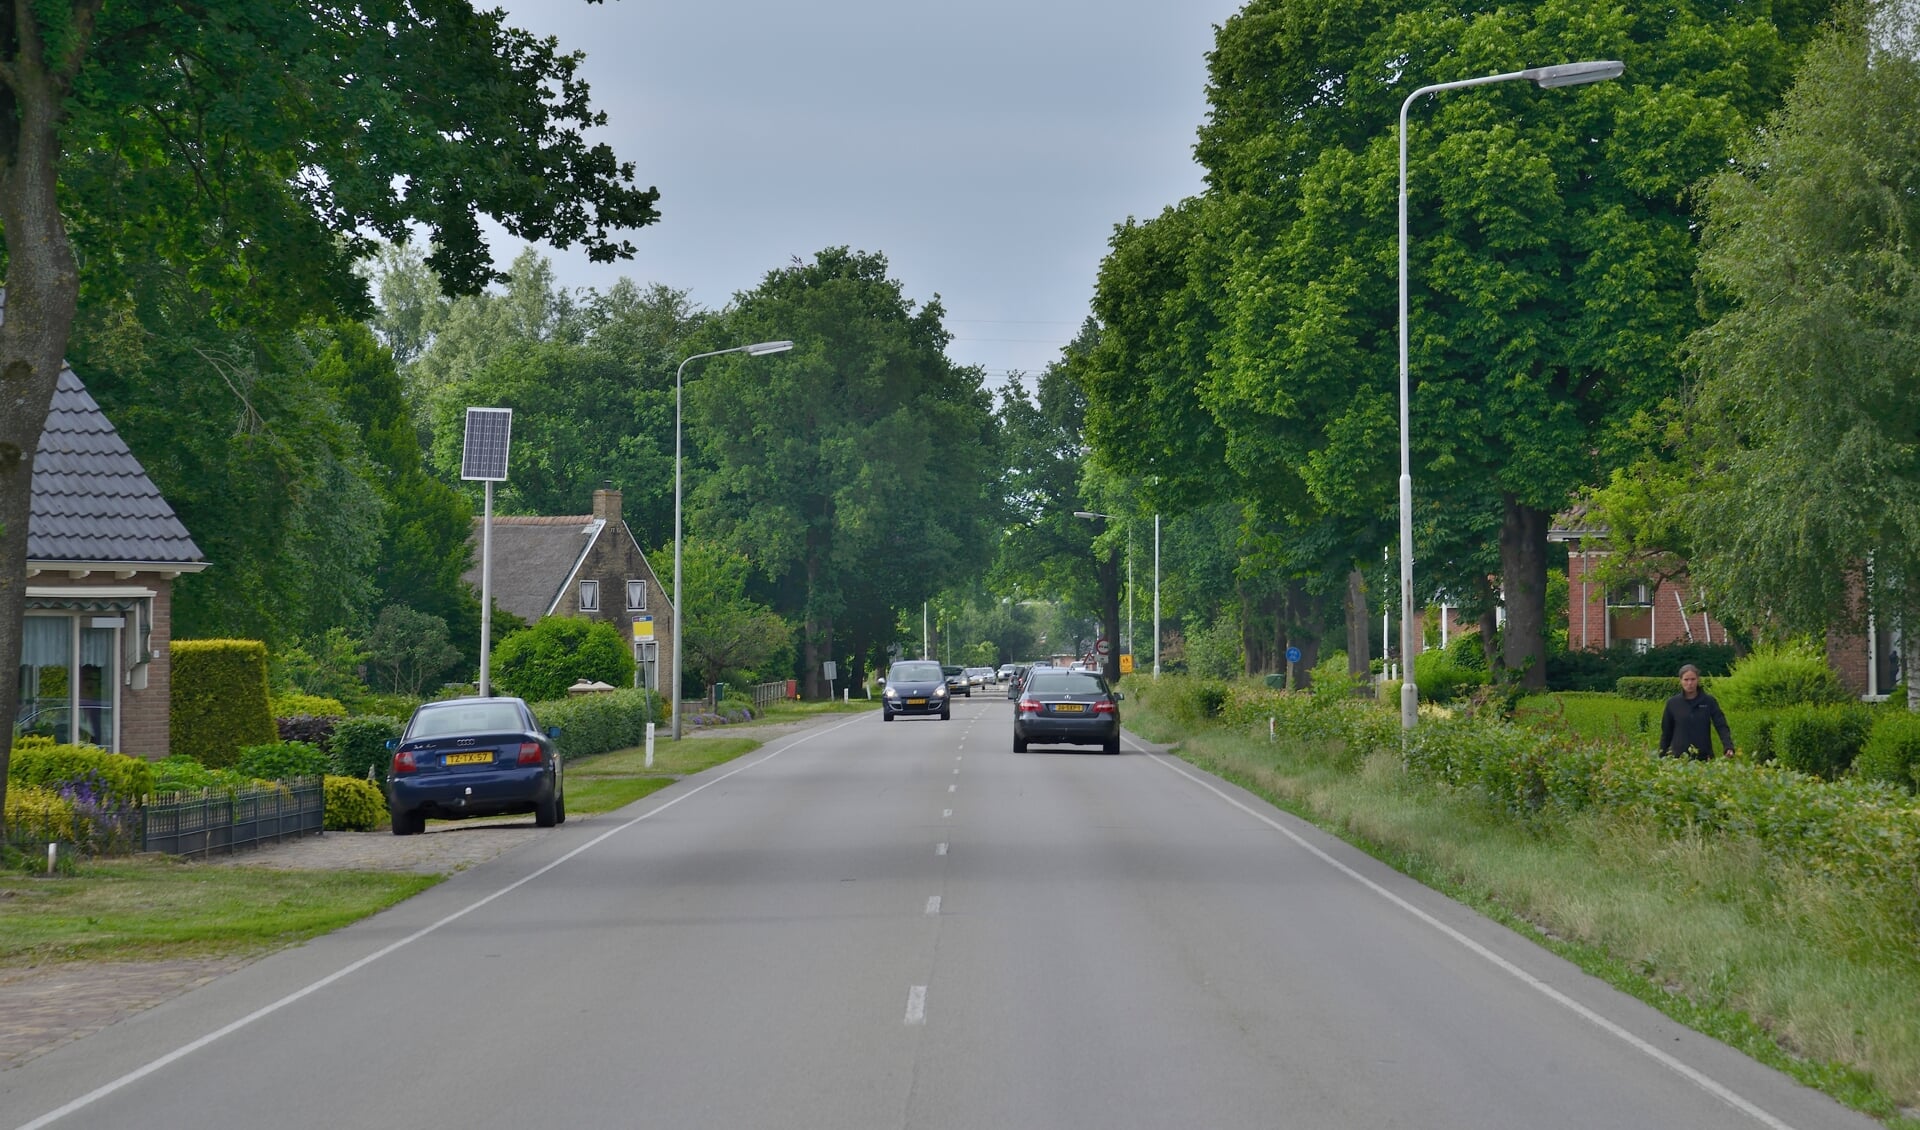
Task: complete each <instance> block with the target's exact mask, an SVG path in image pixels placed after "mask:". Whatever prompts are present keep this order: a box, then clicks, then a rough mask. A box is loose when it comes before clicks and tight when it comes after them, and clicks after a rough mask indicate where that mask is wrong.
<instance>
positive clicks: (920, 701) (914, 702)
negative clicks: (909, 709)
mask: <svg viewBox="0 0 1920 1130" xmlns="http://www.w3.org/2000/svg"><path fill="white" fill-rule="evenodd" d="M926 704H927V700H926V699H924V698H910V699H908V700H907V705H908V706H925V705H926Z"/></svg>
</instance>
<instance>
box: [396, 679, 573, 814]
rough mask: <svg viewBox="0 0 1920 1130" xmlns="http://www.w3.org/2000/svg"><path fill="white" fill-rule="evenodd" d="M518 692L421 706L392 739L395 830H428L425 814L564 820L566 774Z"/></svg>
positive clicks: (549, 736)
mask: <svg viewBox="0 0 1920 1130" xmlns="http://www.w3.org/2000/svg"><path fill="white" fill-rule="evenodd" d="M559 736H560V729H559V727H557V726H556V727H553V728H551V729H548V730H544V731H543V730H542V729H541V728H540V723H539V722H538V721H537V720H536V719H535V718H534V716H533V711H532V710H531V709H529V708H528V706H527V704H526V703H525V702H524V701H522V700H521V699H517V698H456V699H448V700H446V701H444V702H429V703H425V704H423V705H421V706H420V707H419V708H417V709H415V710H414V712H413V717H412V718H410V719H408V720H407V728H406V730H405V731H404V732H402V734H401V735H400V737H399V739H398V740H396V741H393V742H391V743H389V744H390V745H391V747H392V749H393V763H392V765H391V766H390V767H389V773H388V777H387V809H388V811H389V812H391V813H392V815H393V834H394V835H396V836H413V835H418V834H419V833H421V832H424V831H426V827H427V817H429V816H431V817H434V818H435V819H439V820H459V819H462V818H464V817H468V816H498V815H501V814H503V813H513V812H531V813H533V822H534V823H535V824H538V825H539V826H540V827H542V828H551V827H553V826H554V825H555V824H564V823H566V819H567V792H566V779H565V776H564V774H563V771H562V766H561V763H560V750H559V747H558V746H557V745H556V744H555V741H554V739H556V738H558V737H559Z"/></svg>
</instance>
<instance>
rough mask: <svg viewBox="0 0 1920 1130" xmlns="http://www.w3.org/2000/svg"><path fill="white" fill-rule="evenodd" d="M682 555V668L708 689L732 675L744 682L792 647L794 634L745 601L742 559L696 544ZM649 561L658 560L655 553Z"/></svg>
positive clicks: (668, 551) (763, 608) (699, 541)
mask: <svg viewBox="0 0 1920 1130" xmlns="http://www.w3.org/2000/svg"><path fill="white" fill-rule="evenodd" d="M672 552H673V547H672V546H667V547H665V548H664V549H662V550H661V551H660V553H661V554H665V555H667V557H668V558H670V557H671V556H672ZM681 556H682V558H683V567H684V572H685V574H686V582H685V583H686V586H687V599H686V602H685V604H684V605H682V606H681V607H682V608H683V609H684V612H685V617H686V618H685V620H684V621H683V622H684V624H685V628H684V632H685V635H684V636H682V644H681V646H682V649H683V650H684V652H685V654H686V661H687V665H688V666H689V667H691V668H693V669H694V670H696V671H698V672H700V678H701V680H702V681H703V683H704V684H705V685H706V686H709V687H711V686H713V685H714V684H715V683H718V682H719V681H720V679H721V677H722V676H723V675H727V674H730V673H733V672H740V673H742V674H744V675H746V676H748V677H749V678H752V677H756V676H759V675H761V674H764V673H765V672H764V668H765V667H766V666H767V665H768V664H769V662H771V661H772V660H774V659H775V658H776V657H778V656H779V655H781V654H782V653H783V652H785V651H786V650H787V649H788V648H789V647H791V646H792V643H793V629H792V628H791V627H789V626H788V624H787V622H786V621H785V620H782V619H781V618H780V617H779V616H777V615H775V614H774V612H773V610H772V609H770V608H768V607H767V606H766V605H764V604H760V603H757V602H755V601H753V600H751V599H749V598H748V596H747V575H748V573H749V572H750V571H751V570H752V568H753V566H752V565H751V563H749V562H748V560H747V558H746V555H744V554H739V553H729V552H727V551H726V550H724V549H722V548H720V547H719V546H717V545H714V544H712V543H710V542H707V541H705V540H703V539H695V540H692V541H689V542H687V543H686V544H685V545H684V546H683V547H682V551H681ZM654 560H655V561H659V560H663V558H662V557H661V556H660V555H659V554H656V555H655V557H654Z"/></svg>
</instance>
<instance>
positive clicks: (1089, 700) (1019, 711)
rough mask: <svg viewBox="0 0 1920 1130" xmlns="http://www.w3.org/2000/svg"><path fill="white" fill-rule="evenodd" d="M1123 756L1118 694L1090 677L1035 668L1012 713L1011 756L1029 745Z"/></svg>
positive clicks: (1080, 672) (1087, 674) (1100, 681)
mask: <svg viewBox="0 0 1920 1130" xmlns="http://www.w3.org/2000/svg"><path fill="white" fill-rule="evenodd" d="M1035 742H1038V743H1040V744H1043V745H1056V744H1063V745H1097V746H1099V747H1101V749H1102V750H1104V751H1105V752H1107V753H1119V752H1120V692H1118V691H1116V690H1114V689H1113V688H1112V687H1109V686H1108V685H1107V681H1106V680H1105V679H1103V678H1101V677H1100V676H1099V675H1097V674H1094V673H1093V672H1091V671H1059V670H1052V669H1047V670H1043V669H1041V668H1037V667H1036V668H1035V669H1034V670H1033V671H1032V672H1031V673H1030V674H1029V675H1028V676H1027V685H1026V687H1025V688H1024V689H1023V690H1022V691H1021V692H1020V698H1019V700H1018V701H1017V702H1016V703H1015V704H1014V711H1013V752H1015V753H1025V752H1027V746H1028V744H1030V743H1035Z"/></svg>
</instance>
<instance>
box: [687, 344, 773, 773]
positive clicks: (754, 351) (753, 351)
mask: <svg viewBox="0 0 1920 1130" xmlns="http://www.w3.org/2000/svg"><path fill="white" fill-rule="evenodd" d="M792 348H793V343H792V342H790V341H758V342H755V343H753V344H752V345H736V346H734V347H733V348H731V349H716V350H714V351H713V352H711V353H696V354H694V355H693V356H691V357H689V358H687V360H686V361H682V362H680V367H679V368H677V369H675V370H674V371H673V740H674V741H679V740H680V657H681V656H682V655H683V654H685V649H684V648H682V647H681V644H680V641H681V639H682V637H684V636H685V635H686V630H687V622H686V618H685V617H683V616H682V615H681V614H680V613H681V610H682V609H684V608H686V606H687V600H686V596H685V593H684V590H682V589H681V587H680V555H681V546H680V400H681V392H682V390H683V388H684V387H685V386H684V385H683V384H682V382H681V378H682V377H683V376H684V375H685V374H686V371H687V361H698V360H700V359H701V358H702V357H718V356H720V355H721V354H723V353H744V354H746V355H747V356H749V357H765V356H766V355H767V354H769V353H785V352H786V351H787V350H789V349H792Z"/></svg>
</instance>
